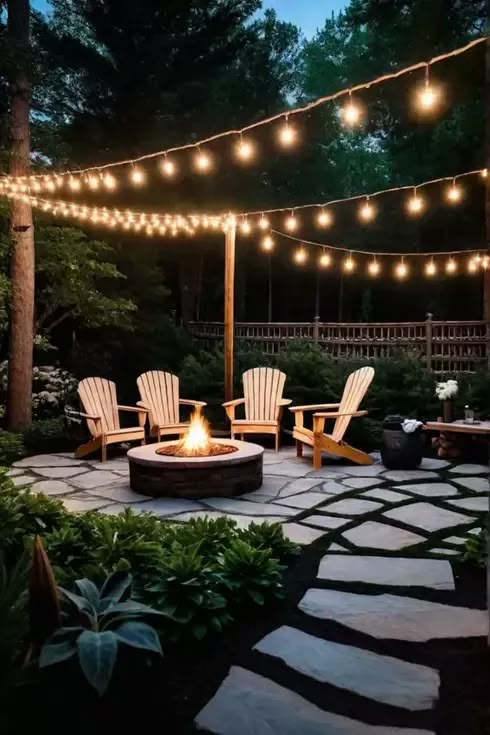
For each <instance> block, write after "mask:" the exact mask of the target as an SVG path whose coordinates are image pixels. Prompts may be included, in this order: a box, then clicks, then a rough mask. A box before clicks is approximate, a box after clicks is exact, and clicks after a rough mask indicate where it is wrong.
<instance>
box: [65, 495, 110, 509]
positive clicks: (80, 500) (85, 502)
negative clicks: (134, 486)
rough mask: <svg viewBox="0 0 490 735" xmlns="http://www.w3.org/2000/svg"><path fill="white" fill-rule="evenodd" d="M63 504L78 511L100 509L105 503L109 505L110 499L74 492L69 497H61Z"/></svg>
mask: <svg viewBox="0 0 490 735" xmlns="http://www.w3.org/2000/svg"><path fill="white" fill-rule="evenodd" d="M61 501H62V503H63V505H64V506H65V508H66V510H69V511H72V512H74V513H78V512H80V511H87V510H98V509H99V508H102V507H103V506H104V505H108V504H109V501H108V500H104V499H102V498H94V497H91V496H90V495H84V494H82V493H78V494H77V493H74V494H73V495H69V496H68V497H67V498H61Z"/></svg>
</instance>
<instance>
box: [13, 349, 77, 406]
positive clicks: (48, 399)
mask: <svg viewBox="0 0 490 735" xmlns="http://www.w3.org/2000/svg"><path fill="white" fill-rule="evenodd" d="M7 373H8V361H7V360H4V361H3V362H2V363H1V364H0V386H1V391H2V395H3V396H5V395H6V391H7ZM76 389H77V380H76V378H75V377H74V376H73V375H72V374H71V373H70V372H68V370H64V369H63V368H61V367H59V366H58V365H43V366H40V367H37V366H36V367H34V368H33V370H32V411H33V416H34V419H35V420H36V419H45V418H53V417H56V416H59V415H60V413H62V412H63V408H64V406H65V404H67V403H69V402H70V401H73V399H74V397H75V395H76Z"/></svg>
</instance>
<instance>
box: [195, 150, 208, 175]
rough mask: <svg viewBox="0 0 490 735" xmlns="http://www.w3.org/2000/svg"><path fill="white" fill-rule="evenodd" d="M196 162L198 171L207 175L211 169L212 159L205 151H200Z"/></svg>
mask: <svg viewBox="0 0 490 735" xmlns="http://www.w3.org/2000/svg"><path fill="white" fill-rule="evenodd" d="M194 162H195V166H196V168H197V170H198V171H200V172H201V173H206V172H207V171H209V169H210V168H211V157H210V156H209V155H208V154H207V153H205V152H204V151H198V153H197V155H196V157H195V159H194Z"/></svg>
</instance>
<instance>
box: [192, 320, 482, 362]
mask: <svg viewBox="0 0 490 735" xmlns="http://www.w3.org/2000/svg"><path fill="white" fill-rule="evenodd" d="M189 328H190V331H191V333H192V335H193V336H194V337H195V338H196V339H198V340H199V341H201V342H202V345H203V347H205V348H207V349H212V348H214V347H218V346H220V345H221V344H222V342H223V324H222V323H221V322H191V323H190V324H189ZM235 340H236V342H237V343H238V344H237V346H239V343H242V344H244V343H245V344H248V345H250V346H253V347H255V348H258V349H260V350H262V351H263V352H265V353H267V354H276V353H277V352H279V351H281V350H284V349H286V348H287V346H288V345H290V344H291V343H292V342H314V343H316V344H318V345H320V346H321V347H322V348H323V349H324V350H325V352H327V353H328V354H329V355H331V356H332V357H333V358H336V359H340V358H352V359H362V360H370V359H374V358H377V357H384V356H387V355H389V354H390V353H391V352H393V350H404V351H411V352H416V353H417V354H419V355H420V357H421V359H423V360H425V362H426V364H427V367H428V368H429V369H430V370H432V371H433V372H434V373H438V374H448V375H449V374H452V373H471V372H475V370H477V369H478V368H479V367H483V366H488V365H489V362H490V324H489V323H488V322H485V321H472V322H442V321H435V320H433V319H432V316H431V315H430V314H429V315H428V317H427V319H426V321H424V322H372V323H359V322H355V323H354V322H353V323H346V322H343V323H334V322H320V321H319V320H316V321H314V322H294V323H287V322H270V323H269V322H267V323H265V322H237V323H236V324H235Z"/></svg>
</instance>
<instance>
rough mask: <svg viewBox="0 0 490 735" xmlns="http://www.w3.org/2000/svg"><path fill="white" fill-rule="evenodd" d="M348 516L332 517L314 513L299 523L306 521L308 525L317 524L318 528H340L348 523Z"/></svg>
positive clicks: (349, 520)
mask: <svg viewBox="0 0 490 735" xmlns="http://www.w3.org/2000/svg"><path fill="white" fill-rule="evenodd" d="M350 522H351V519H350V518H338V517H337V518H334V517H333V516H323V515H320V514H319V513H314V514H313V515H311V516H308V518H303V520H302V521H301V523H306V524H308V526H318V528H340V527H341V526H345V525H346V524H347V523H350Z"/></svg>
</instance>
